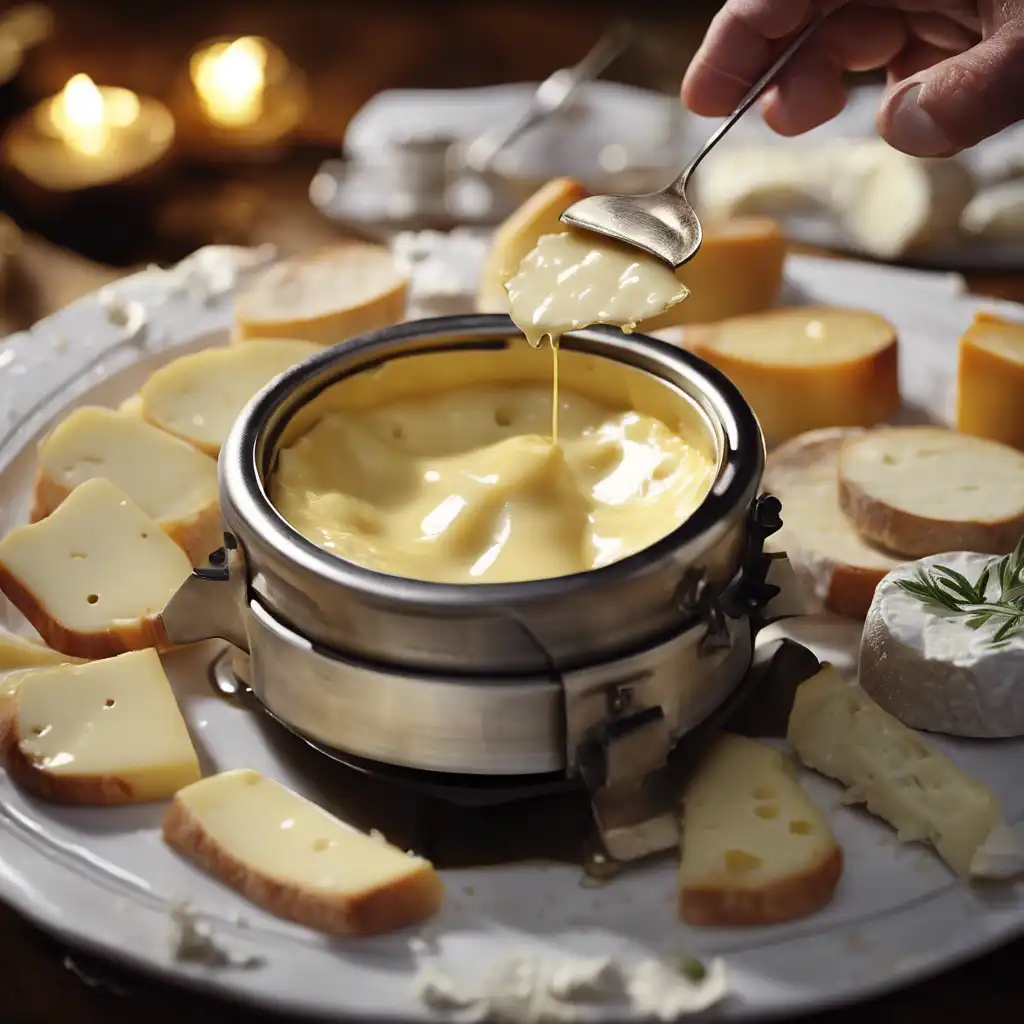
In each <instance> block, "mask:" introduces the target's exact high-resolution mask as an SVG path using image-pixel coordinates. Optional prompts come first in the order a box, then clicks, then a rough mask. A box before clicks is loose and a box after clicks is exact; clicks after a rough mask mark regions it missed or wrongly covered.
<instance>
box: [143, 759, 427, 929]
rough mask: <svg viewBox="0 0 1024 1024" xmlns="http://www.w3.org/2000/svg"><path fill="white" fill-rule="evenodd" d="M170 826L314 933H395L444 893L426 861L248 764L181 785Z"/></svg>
mask: <svg viewBox="0 0 1024 1024" xmlns="http://www.w3.org/2000/svg"><path fill="white" fill-rule="evenodd" d="M285 821H288V822H291V825H290V827H289V828H287V829H283V828H282V822H285ZM163 832H164V839H165V840H166V842H167V843H168V844H169V845H171V846H172V847H174V848H175V849H176V850H178V851H179V852H181V853H182V854H184V855H185V856H186V857H189V858H191V859H192V860H194V861H196V862H197V863H198V864H199V865H200V866H201V867H202V868H204V869H205V870H206V871H208V872H209V873H210V874H212V875H213V876H214V877H216V878H219V879H220V880H221V881H222V882H224V883H225V884H226V885H229V886H230V887H231V888H232V889H235V890H237V891H238V892H240V893H241V894H242V895H243V896H245V897H246V898H247V899H250V900H252V901H253V903H257V904H259V905H260V906H261V907H263V908H264V909H266V910H269V911H270V912H271V913H272V914H277V915H279V916H280V917H285V918H288V919H290V920H292V921H297V922H298V923H299V924H303V925H306V927H308V928H314V929H316V930H317V931H322V932H328V933H331V934H336V935H377V934H380V933H382V932H387V931H392V930H394V929H396V928H402V927H405V926H406V925H411V924H416V923H418V922H420V921H423V920H425V919H426V918H428V917H430V916H432V915H433V914H434V913H435V912H436V911H437V909H438V908H439V907H440V905H441V900H442V898H443V895H444V889H443V886H442V884H441V880H440V878H439V877H438V875H437V873H436V872H435V871H434V869H433V867H432V866H431V864H430V863H429V862H428V861H425V860H423V859H422V858H420V857H414V856H411V855H409V854H407V853H403V852H402V851H401V850H399V849H397V848H396V847H393V846H391V845H389V844H388V843H387V842H385V841H383V840H377V839H374V838H372V837H371V836H367V835H364V834H363V833H361V832H357V831H356V830H355V829H353V828H351V827H350V826H349V825H346V824H344V823H343V822H341V821H339V820H338V819H337V818H334V817H333V816H332V815H330V814H328V813H327V812H326V811H324V810H322V809H321V808H320V807H318V806H317V805H316V804H314V803H311V802H310V801H309V800H306V799H305V798H304V797H301V796H299V795H298V794H297V793H293V792H292V791H291V790H289V789H286V788H285V787H284V786H282V785H281V784H280V783H278V782H275V781H274V780H273V779H268V778H265V777H264V776H262V775H260V774H259V773H258V772H255V771H251V770H249V769H236V770H234V771H227V772H222V773H221V774H220V775H214V776H212V777H211V778H207V779H203V780H202V781H201V782H197V783H195V784H193V785H191V786H188V787H186V788H185V789H183V790H181V791H180V792H179V793H178V794H177V795H176V796H175V798H174V800H173V802H172V803H171V807H170V809H169V810H168V812H167V816H166V818H165V819H164V829H163Z"/></svg>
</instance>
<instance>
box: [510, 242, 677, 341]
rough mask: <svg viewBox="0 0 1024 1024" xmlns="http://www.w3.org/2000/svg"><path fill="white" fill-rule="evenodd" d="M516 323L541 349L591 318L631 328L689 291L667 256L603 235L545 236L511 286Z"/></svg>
mask: <svg viewBox="0 0 1024 1024" xmlns="http://www.w3.org/2000/svg"><path fill="white" fill-rule="evenodd" d="M505 287H506V289H507V290H508V296H509V311H510V313H511V315H512V320H513V322H514V323H515V325H516V326H517V327H518V328H519V330H521V331H522V332H523V334H524V335H525V336H526V340H527V341H529V343H530V344H531V345H533V346H534V347H535V348H536V347H539V345H540V343H541V341H543V340H544V338H545V337H546V338H549V339H550V340H551V342H552V343H553V344H556V345H557V343H558V339H559V338H560V337H561V336H562V335H563V334H565V333H566V332H568V331H574V330H578V329H579V328H581V327H586V326H588V325H589V324H614V325H615V326H617V327H621V328H622V329H623V330H625V331H627V332H628V331H632V330H633V329H634V328H635V327H636V325H637V324H638V323H640V321H641V320H644V319H646V318H648V317H653V316H658V315H659V314H661V313H664V312H665V310H667V309H668V308H669V307H670V306H674V305H675V304H676V303H677V302H682V300H683V299H685V298H686V296H687V295H688V294H689V292H688V291H687V289H686V286H685V285H683V284H681V283H680V282H679V281H678V280H676V276H675V274H674V273H673V272H672V270H671V269H670V268H669V267H668V266H667V265H666V264H664V263H662V262H661V261H660V260H658V259H656V258H655V257H653V256H649V255H648V254H647V253H644V252H641V251H640V250H639V249H635V248H633V247H631V246H625V245H619V244H617V243H615V242H613V241H611V240H610V239H608V238H603V237H601V236H599V235H593V234H589V233H587V234H585V233H576V232H572V231H565V232H563V233H562V234H558V235H542V236H541V237H540V239H538V241H537V246H536V248H535V249H533V251H532V252H530V253H529V254H528V255H527V256H526V257H525V259H524V260H523V262H522V263H521V264H520V266H519V272H518V273H517V274H516V275H515V276H514V277H513V278H511V279H510V280H509V281H508V283H507V284H506V285H505Z"/></svg>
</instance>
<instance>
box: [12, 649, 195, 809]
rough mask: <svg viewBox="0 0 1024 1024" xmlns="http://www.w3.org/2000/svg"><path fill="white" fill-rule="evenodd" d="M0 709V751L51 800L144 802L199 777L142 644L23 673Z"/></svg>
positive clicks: (156, 661) (155, 659) (164, 684)
mask: <svg viewBox="0 0 1024 1024" xmlns="http://www.w3.org/2000/svg"><path fill="white" fill-rule="evenodd" d="M10 691H11V692H10V695H9V699H8V700H7V701H6V702H5V703H4V704H3V710H2V712H0V755H2V757H3V762H4V767H5V768H6V769H7V771H8V772H9V773H10V774H11V775H12V777H14V778H15V779H17V780H18V781H19V782H21V783H22V784H23V785H25V786H26V787H29V788H31V789H32V790H34V791H35V792H37V793H40V794H41V795H42V796H45V797H47V798H48V799H51V800H56V801H58V802H61V803H73V804H128V803H146V802H149V801H152V800H162V799H164V798H165V797H169V796H172V795H173V794H174V793H175V792H176V791H177V790H178V789H180V788H181V787H182V786H187V785H188V784H189V783H192V782H195V781H196V780H197V779H199V778H200V771H199V762H198V760H197V758H196V752H195V749H194V748H193V746H192V740H191V739H190V737H189V733H188V729H187V728H186V726H185V721H184V719H183V718H182V716H181V712H180V711H179V710H178V705H177V702H176V701H175V699H174V694H173V692H172V691H171V686H170V683H169V682H168V681H167V676H166V675H165V673H164V670H163V666H162V665H161V664H160V658H159V656H158V655H157V653H156V651H154V650H153V649H152V648H150V649H149V650H145V651H131V652H129V653H128V654H121V655H119V656H117V657H115V658H108V659H106V660H103V661H93V662H89V664H87V665H62V666H59V667H56V668H40V669H34V670H30V671H28V672H24V673H22V674H21V675H20V678H19V679H18V680H17V685H16V686H14V687H11V688H10Z"/></svg>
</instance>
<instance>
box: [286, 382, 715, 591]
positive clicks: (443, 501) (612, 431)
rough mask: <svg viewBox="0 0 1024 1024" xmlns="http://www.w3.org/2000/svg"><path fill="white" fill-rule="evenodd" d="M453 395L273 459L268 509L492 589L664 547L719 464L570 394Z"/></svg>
mask: <svg viewBox="0 0 1024 1024" xmlns="http://www.w3.org/2000/svg"><path fill="white" fill-rule="evenodd" d="M550 401H551V397H550V392H549V391H548V390H547V389H546V388H543V387H537V386H533V387H530V386H523V387H519V388H517V387H512V386H500V385H495V386H480V387H478V388H472V389H471V388H463V389H455V390H452V391H449V392H444V393H441V394H439V395H436V396H433V397H429V398H425V399H422V400H419V401H405V402H395V403H391V404H387V405H384V406H382V407H381V408H379V409H371V410H367V411H364V412H360V413H357V414H354V413H352V412H334V413H329V414H327V415H325V416H324V417H323V418H322V419H321V420H320V421H319V422H318V423H317V424H316V425H315V426H313V427H312V429H311V430H309V432H308V433H306V434H305V435H304V436H302V437H300V438H299V439H298V440H296V441H295V442H294V443H292V444H291V445H290V446H288V447H286V448H285V449H284V450H283V451H282V452H281V454H280V457H279V463H278V468H277V472H276V474H275V476H274V477H273V480H272V484H271V500H272V501H273V502H274V504H275V505H276V507H277V509H278V511H280V513H281V514H282V515H283V516H284V517H285V519H287V520H288V522H290V523H291V524H292V526H294V527H295V528H296V529H297V530H298V531H299V532H300V533H302V534H303V535H305V536H306V537H308V538H309V539H310V540H311V541H313V542H314V543H315V544H319V545H320V546H321V547H323V548H325V549H326V550H328V551H331V552H333V553H334V554H336V555H338V556H340V557H342V558H345V559H347V560H349V561H352V562H355V563H357V564H359V565H363V566H366V567H368V568H371V569H375V570H377V571H379V572H385V573H389V574H391V575H396V576H404V577H407V578H413V579H424V580H434V581H440V582H448V583H495V582H511V581H519V580H530V579H542V578H549V577H554V576H562V575H567V574H571V573H576V572H582V571H585V570H588V569H592V568H596V567H599V566H602V565H607V564H608V563H610V562H614V561H617V560H619V559H621V558H624V557H626V556H627V555H630V554H633V553H634V552H636V551H639V550H641V549H642V548H645V547H648V546H649V545H651V544H653V543H654V542H655V541H657V540H659V539H660V538H661V537H664V536H665V535H666V534H668V533H670V532H671V531H672V530H673V529H675V528H676V527H677V526H678V525H679V524H680V523H682V522H683V521H684V520H685V519H687V518H688V517H689V516H690V514H691V513H692V512H693V511H694V510H695V509H696V507H697V506H698V505H699V504H700V502H701V500H702V499H703V498H704V496H705V494H706V493H707V491H708V489H709V488H710V486H711V483H712V480H713V477H714V472H715V463H714V460H713V457H712V456H711V455H710V453H709V452H708V451H707V448H706V447H704V446H697V445H694V444H690V443H688V442H687V440H685V439H684V438H683V437H681V436H680V435H679V434H677V433H675V432H673V431H672V430H670V429H669V428H668V427H666V426H665V424H664V423H663V422H661V421H660V420H658V419H655V418H653V417H651V416H648V415H645V414H642V413H638V412H632V411H627V412H617V411H614V410H613V409H611V408H609V407H607V406H604V405H602V404H600V403H599V402H597V401H595V400H592V399H590V398H586V397H584V396H583V395H581V394H577V393H573V392H569V391H565V390H563V391H562V393H561V395H560V397H559V403H558V406H559V414H560V419H561V426H560V432H559V443H558V444H557V445H556V444H552V442H551V439H550V438H549V437H547V436H545V434H546V430H545V427H546V420H547V417H548V414H549V412H550Z"/></svg>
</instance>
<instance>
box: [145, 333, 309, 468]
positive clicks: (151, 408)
mask: <svg viewBox="0 0 1024 1024" xmlns="http://www.w3.org/2000/svg"><path fill="white" fill-rule="evenodd" d="M320 351H321V347H320V346H319V345H314V344H311V343H310V342H308V341H287V340H279V341H254V342H252V343H251V344H246V345H237V346H231V347H229V348H208V349H204V350H203V351H201V352H193V353H192V354H190V355H187V356H182V357H181V358H179V359H175V360H174V362H172V363H168V364H167V365H166V366H164V367H161V368H160V369H159V370H157V371H156V373H154V374H153V376H152V377H150V378H149V380H148V381H146V383H145V384H144V385H143V386H142V390H141V392H140V394H141V396H142V415H143V416H144V417H145V418H146V419H147V420H148V421H149V422H150V423H152V424H153V425H154V426H156V427H159V428H160V429H161V430H166V431H167V433H169V434H174V435H175V437H179V438H181V439H182V440H183V441H187V442H188V443H189V444H192V445H194V446H195V447H196V448H198V449H199V450H200V451H204V452H206V453H207V454H208V455H213V456H217V455H218V454H220V449H221V445H222V444H223V443H224V441H225V440H226V438H227V436H228V433H229V432H230V430H231V427H232V426H233V425H234V422H235V420H236V419H237V418H238V415H239V413H240V412H241V411H242V410H243V409H244V408H245V406H246V405H247V404H248V402H249V400H250V399H251V398H252V397H253V396H254V395H256V394H257V393H258V392H259V391H260V390H262V388H264V387H265V386H266V385H267V384H269V383H270V381H272V380H273V379H274V378H275V377H277V376H278V375H279V374H281V373H284V371H285V370H287V369H289V368H290V367H292V366H295V364H296V363H301V362H302V361H303V360H304V359H307V358H308V357H309V356H312V355H315V354H316V353H317V352H320Z"/></svg>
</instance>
